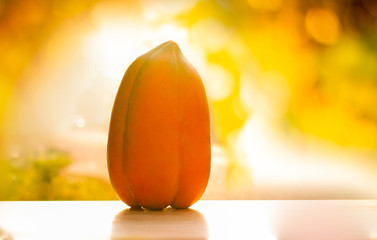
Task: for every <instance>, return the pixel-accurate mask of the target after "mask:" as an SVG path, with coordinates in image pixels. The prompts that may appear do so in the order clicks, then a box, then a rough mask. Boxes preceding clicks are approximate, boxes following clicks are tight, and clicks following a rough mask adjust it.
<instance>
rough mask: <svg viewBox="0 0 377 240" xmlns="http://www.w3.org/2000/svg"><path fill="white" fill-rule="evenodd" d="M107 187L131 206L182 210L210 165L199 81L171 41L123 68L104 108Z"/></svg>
mask: <svg viewBox="0 0 377 240" xmlns="http://www.w3.org/2000/svg"><path fill="white" fill-rule="evenodd" d="M107 164H108V172H109V177H110V181H111V184H112V186H113V188H114V190H115V192H116V193H117V195H118V197H119V198H120V199H121V200H122V201H123V202H124V203H126V204H127V205H129V206H130V207H144V208H147V209H163V208H165V207H167V206H169V205H170V206H172V207H173V208H187V207H190V206H191V205H192V204H193V203H195V202H196V201H197V200H199V199H200V198H201V196H202V194H203V193H204V190H205V188H206V186H207V183H208V179H209V174H210V168H211V141H210V117H209V109H208V102H207V97H206V93H205V90H204V86H203V83H202V80H201V78H200V76H199V74H198V73H197V71H196V70H195V69H194V67H193V66H192V65H191V64H190V63H189V62H188V61H187V60H186V59H185V57H184V56H183V54H182V52H181V50H180V48H179V47H178V45H177V44H176V43H175V42H173V41H168V42H165V43H162V44H161V45H159V46H157V47H156V48H154V49H152V50H150V51H149V52H147V53H145V54H144V55H141V56H140V57H138V58H137V59H136V60H135V61H134V62H133V63H132V64H131V65H130V66H129V67H128V69H127V71H126V73H125V74H124V77H123V79H122V82H121V84H120V86H119V89H118V92H117V95H116V97H115V101H114V106H113V109H112V113H111V119H110V126H109V135H108V144H107Z"/></svg>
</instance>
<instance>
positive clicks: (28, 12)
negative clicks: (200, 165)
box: [0, 0, 377, 200]
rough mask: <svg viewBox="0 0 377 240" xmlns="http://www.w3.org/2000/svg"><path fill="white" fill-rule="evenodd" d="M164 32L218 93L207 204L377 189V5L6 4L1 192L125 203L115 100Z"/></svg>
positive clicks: (241, 0) (28, 0) (368, 193)
mask: <svg viewBox="0 0 377 240" xmlns="http://www.w3.org/2000/svg"><path fill="white" fill-rule="evenodd" d="M167 40H174V41H176V42H177V43H178V45H179V46H180V47H181V49H182V51H183V54H184V55H185V56H186V58H187V59H188V60H189V61H190V62H191V63H192V64H193V65H194V66H195V68H196V69H197V70H198V72H199V74H200V75H201V77H202V79H203V82H204V85H205V88H206V92H207V96H208V100H209V105H210V114H211V121H212V122H211V124H212V125H211V127H212V172H211V178H210V181H209V185H208V188H207V190H206V192H205V194H204V196H203V198H204V199H339V198H345V199H357V198H376V197H377V1H373V0H342V1H340V0H326V1H325V0H323V1H320V0H309V1H300V0H270V1H263V0H238V1H230V0H202V1H200V0H189V1H173V0H163V1H153V0H141V1H133V0H132V1H131V0H123V1H122V0H119V1H101V0H84V1H74V0H49V1H47V0H12V1H9V0H1V1H0V56H1V57H0V200H42V199H43V200H66V199H68V200H71V199H72V200H73V199H77V200H83V199H116V196H115V194H114V192H113V190H112V188H111V185H110V183H109V180H108V176H107V167H106V142H107V133H108V127H109V117H110V113H111V109H112V104H113V101H114V98H115V94H116V91H117V89H118V87H119V84H120V81H121V79H122V77H123V74H124V72H125V71H126V69H127V67H128V66H129V64H130V63H131V62H132V61H133V60H134V59H135V58H136V57H138V56H140V55H141V54H143V53H145V52H146V51H149V50H150V49H151V48H153V47H155V46H157V45H158V44H160V43H162V42H164V41H167Z"/></svg>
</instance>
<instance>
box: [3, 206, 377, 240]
mask: <svg viewBox="0 0 377 240" xmlns="http://www.w3.org/2000/svg"><path fill="white" fill-rule="evenodd" d="M0 239H1V240H3V239H8V240H9V239H17V240H18V239H20V240H22V239H98V240H99V239H112V240H114V239H271V240H272V239H322V240H323V239H331V240H336V239H377V200H292V201H290V200H289V201H287V200H285V201H279V200H273V201H263V200H258V201H253V200H250V201H199V202H197V203H196V204H194V205H193V206H192V208H190V209H185V210H175V209H171V208H168V209H165V210H164V211H147V210H142V209H141V210H140V209H139V210H135V209H130V208H128V207H127V206H126V205H125V204H123V203H122V202H120V201H55V202H52V201H51V202H49V201H34V202H27V201H25V202H0Z"/></svg>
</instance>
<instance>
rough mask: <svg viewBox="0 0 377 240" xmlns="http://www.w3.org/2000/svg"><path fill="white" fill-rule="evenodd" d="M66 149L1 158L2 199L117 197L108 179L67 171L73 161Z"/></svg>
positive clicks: (0, 180) (93, 198) (0, 194)
mask: <svg viewBox="0 0 377 240" xmlns="http://www.w3.org/2000/svg"><path fill="white" fill-rule="evenodd" d="M72 160H73V159H72V158H71V157H70V156H69V155H68V154H67V153H65V152H63V151H59V150H55V149H48V150H46V151H43V152H33V153H30V154H29V155H28V156H25V157H16V158H13V159H8V160H5V159H1V161H0V169H1V170H0V184H1V185H0V199H1V200H9V201H11V200H76V199H81V200H111V199H117V198H116V196H115V193H114V191H113V190H112V188H111V186H110V185H109V184H108V182H106V181H105V180H102V179H99V178H95V177H90V176H82V175H72V174H67V173H66V172H65V170H66V168H67V167H68V166H69V164H70V163H71V162H72Z"/></svg>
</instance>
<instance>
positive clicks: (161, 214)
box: [111, 208, 208, 240]
mask: <svg viewBox="0 0 377 240" xmlns="http://www.w3.org/2000/svg"><path fill="white" fill-rule="evenodd" d="M125 239H196V240H199V239H200V240H204V239H208V226H207V221H206V219H205V217H204V215H203V214H202V213H200V212H199V211H196V210H193V209H173V208H166V209H164V210H162V211H161V210H146V209H134V208H128V209H125V210H122V211H120V212H119V213H118V214H116V215H115V217H114V220H113V224H112V230H111V240H125Z"/></svg>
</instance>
